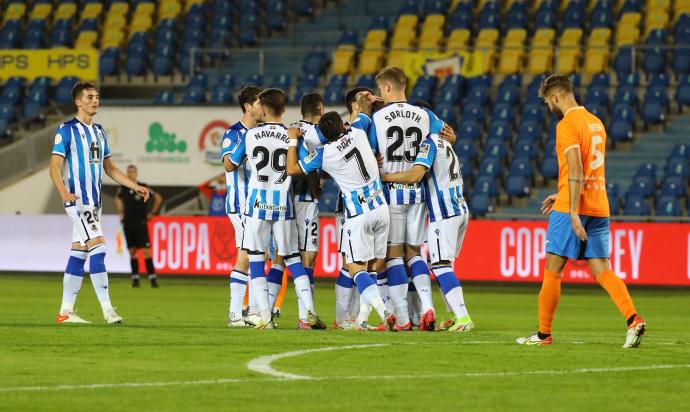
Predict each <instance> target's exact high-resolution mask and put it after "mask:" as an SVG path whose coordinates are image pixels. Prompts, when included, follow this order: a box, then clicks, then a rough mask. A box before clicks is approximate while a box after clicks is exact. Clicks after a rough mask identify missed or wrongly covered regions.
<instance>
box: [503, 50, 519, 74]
mask: <svg viewBox="0 0 690 412" xmlns="http://www.w3.org/2000/svg"><path fill="white" fill-rule="evenodd" d="M522 55H523V52H522V51H510V50H503V51H502V52H501V58H500V61H499V63H498V72H499V73H500V74H514V73H517V72H519V71H520V67H521V66H522Z"/></svg>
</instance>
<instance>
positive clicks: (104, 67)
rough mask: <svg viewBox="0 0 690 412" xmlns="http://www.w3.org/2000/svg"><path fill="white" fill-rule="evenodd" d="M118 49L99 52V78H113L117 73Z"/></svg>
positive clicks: (112, 48)
mask: <svg viewBox="0 0 690 412" xmlns="http://www.w3.org/2000/svg"><path fill="white" fill-rule="evenodd" d="M119 60H120V49H119V48H117V47H109V48H107V49H105V50H103V51H102V52H101V57H100V59H99V63H100V64H99V71H100V74H101V76H113V75H115V74H117V73H118V70H119Z"/></svg>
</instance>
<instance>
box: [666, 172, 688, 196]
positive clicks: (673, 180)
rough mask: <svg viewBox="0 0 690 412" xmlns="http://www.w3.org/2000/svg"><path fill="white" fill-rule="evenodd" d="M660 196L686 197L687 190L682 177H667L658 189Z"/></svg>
mask: <svg viewBox="0 0 690 412" xmlns="http://www.w3.org/2000/svg"><path fill="white" fill-rule="evenodd" d="M659 195H660V196H673V197H676V198H684V199H686V198H687V197H688V189H687V186H686V184H685V182H684V180H683V177H682V176H669V177H667V178H666V179H664V183H663V184H662V185H661V188H660V189H659Z"/></svg>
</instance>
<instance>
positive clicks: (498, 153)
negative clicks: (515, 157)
mask: <svg viewBox="0 0 690 412" xmlns="http://www.w3.org/2000/svg"><path fill="white" fill-rule="evenodd" d="M507 154H508V146H507V145H506V143H505V142H504V141H503V140H501V139H496V138H488V139H487V141H486V143H485V144H484V156H490V157H493V158H499V159H500V158H504V157H505V156H506V155H507Z"/></svg>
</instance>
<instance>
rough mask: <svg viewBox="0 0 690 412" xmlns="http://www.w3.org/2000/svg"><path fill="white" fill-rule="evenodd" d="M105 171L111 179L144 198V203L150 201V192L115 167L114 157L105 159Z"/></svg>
mask: <svg viewBox="0 0 690 412" xmlns="http://www.w3.org/2000/svg"><path fill="white" fill-rule="evenodd" d="M103 170H104V171H105V174H107V175H108V176H110V178H111V179H113V180H114V181H116V182H117V183H119V184H121V185H122V186H125V187H128V188H130V189H132V190H134V191H135V192H137V193H138V194H139V196H141V197H143V198H144V201H147V200H149V190H148V189H147V188H145V187H144V186H139V185H138V184H137V182H135V181H134V180H132V179H130V178H129V176H127V174H125V173H124V172H123V171H122V170H120V168H119V167H117V166H116V165H115V162H113V159H112V157H110V156H108V157H106V158H105V159H103Z"/></svg>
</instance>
